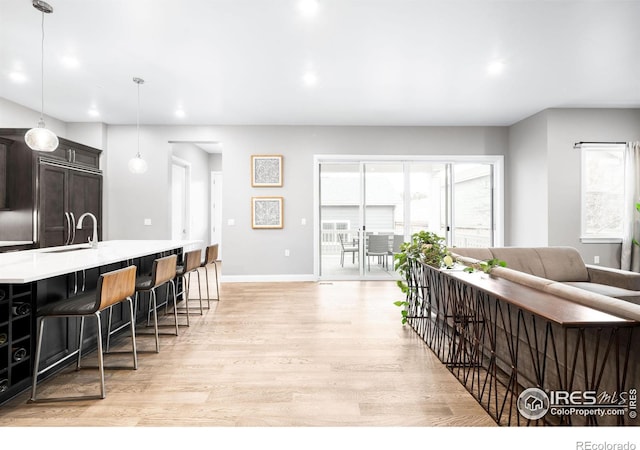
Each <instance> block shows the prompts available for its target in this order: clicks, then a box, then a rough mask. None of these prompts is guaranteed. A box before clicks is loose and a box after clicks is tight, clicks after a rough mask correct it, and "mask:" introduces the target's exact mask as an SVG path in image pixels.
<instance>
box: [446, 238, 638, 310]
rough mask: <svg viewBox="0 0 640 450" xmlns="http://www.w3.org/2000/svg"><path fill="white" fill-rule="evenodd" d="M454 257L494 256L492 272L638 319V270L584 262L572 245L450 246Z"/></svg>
mask: <svg viewBox="0 0 640 450" xmlns="http://www.w3.org/2000/svg"><path fill="white" fill-rule="evenodd" d="M450 251H451V253H452V255H453V256H454V258H455V259H456V260H457V261H459V262H461V263H463V264H468V265H471V264H474V263H478V262H479V261H486V260H489V259H492V258H497V259H500V260H502V261H505V262H506V263H507V267H495V268H494V269H493V270H492V272H491V273H492V274H493V275H494V276H497V277H501V278H506V279H509V280H511V281H514V282H516V283H520V284H524V285H526V286H529V287H533V288H536V289H540V290H542V291H545V292H549V293H551V294H554V295H558V296H560V297H563V298H567V299H569V300H571V301H574V302H576V303H580V304H583V305H586V306H589V307H591V308H593V309H597V310H599V311H604V312H607V313H609V314H613V315H615V316H618V317H622V318H625V319H632V320H637V321H640V273H636V272H629V271H625V270H620V269H611V268H606V267H601V266H593V265H588V264H585V263H584V261H583V260H582V257H581V256H580V254H579V253H578V251H577V250H576V249H575V248H572V247H490V248H471V247H453V248H451V249H450Z"/></svg>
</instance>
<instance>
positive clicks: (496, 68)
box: [487, 60, 504, 76]
mask: <svg viewBox="0 0 640 450" xmlns="http://www.w3.org/2000/svg"><path fill="white" fill-rule="evenodd" d="M502 72H504V62H503V61H501V60H496V61H492V62H491V63H489V65H488V66H487V73H488V74H489V75H493V76H495V75H500V74H501V73H502Z"/></svg>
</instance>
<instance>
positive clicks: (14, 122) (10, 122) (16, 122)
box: [0, 97, 67, 138]
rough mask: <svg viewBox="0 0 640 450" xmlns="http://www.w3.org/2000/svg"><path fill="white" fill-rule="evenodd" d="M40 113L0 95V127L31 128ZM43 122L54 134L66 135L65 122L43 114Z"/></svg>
mask: <svg viewBox="0 0 640 450" xmlns="http://www.w3.org/2000/svg"><path fill="white" fill-rule="evenodd" d="M39 120H40V113H39V112H38V111H34V110H33V109H30V108H27V107H25V106H22V105H18V104H17V103H14V102H11V101H9V100H6V99H4V98H2V97H0V128H33V127H35V126H36V125H38V121H39ZM44 122H45V125H46V127H47V128H48V129H50V130H51V131H53V132H54V133H55V134H56V135H58V136H60V137H63V138H66V137H67V124H66V123H64V122H62V121H61V120H57V119H53V118H51V117H49V116H47V115H46V114H45V116H44Z"/></svg>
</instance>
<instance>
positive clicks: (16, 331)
mask: <svg viewBox="0 0 640 450" xmlns="http://www.w3.org/2000/svg"><path fill="white" fill-rule="evenodd" d="M30 334H31V318H30V316H20V317H19V318H15V319H13V323H12V341H13V342H15V341H16V340H18V339H22V338H24V337H27V336H29V335H30Z"/></svg>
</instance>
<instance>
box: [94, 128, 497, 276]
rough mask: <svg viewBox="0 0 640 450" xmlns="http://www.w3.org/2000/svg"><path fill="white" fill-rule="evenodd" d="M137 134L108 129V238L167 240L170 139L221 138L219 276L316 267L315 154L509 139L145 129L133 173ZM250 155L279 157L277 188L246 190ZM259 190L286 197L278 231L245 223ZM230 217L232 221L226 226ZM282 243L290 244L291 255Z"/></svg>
mask: <svg viewBox="0 0 640 450" xmlns="http://www.w3.org/2000/svg"><path fill="white" fill-rule="evenodd" d="M135 131H136V130H135V127H132V126H109V127H108V138H107V142H108V148H107V152H106V153H107V154H108V156H109V157H108V159H107V161H108V162H107V167H106V168H105V172H106V174H107V175H106V177H105V186H106V190H107V192H108V201H107V202H106V204H107V206H106V213H105V217H106V218H107V226H106V228H107V230H106V236H107V238H108V239H167V238H169V237H170V236H171V221H170V220H169V218H170V216H169V214H170V204H169V193H170V183H169V180H170V159H171V153H172V144H170V143H169V142H170V141H211V140H215V141H220V142H222V148H223V154H222V160H223V161H224V174H223V176H224V186H223V211H222V216H223V229H222V235H223V242H222V243H221V246H222V247H223V249H224V250H223V251H224V255H225V256H224V265H223V267H224V269H223V270H224V274H225V276H243V275H257V276H267V277H268V276H281V275H294V276H296V275H311V274H312V273H313V185H312V180H313V155H314V154H331V153H350V154H362V155H368V154H396V155H405V154H406V155H425V154H431V155H446V154H456V155H458V154H460V155H461V154H471V155H478V154H480V155H482V154H485V155H487V154H502V155H504V154H505V153H506V151H507V141H508V139H507V129H506V128H501V127H488V128H485V127H294V126H289V127H288V126H224V127H186V126H185V127H171V126H153V127H149V126H142V127H141V128H140V131H141V134H140V137H141V153H142V156H143V157H144V158H145V159H147V161H148V162H149V171H148V172H147V173H146V174H143V175H133V174H130V173H129V172H128V170H127V161H128V160H129V158H131V157H132V156H133V155H134V154H135V142H136V134H135ZM252 154H282V155H283V156H284V164H283V167H284V186H283V187H282V188H252V187H251V182H250V181H251V180H250V156H251V155H252ZM209 161H210V162H211V157H209ZM209 167H210V166H209ZM265 195H277V196H283V197H284V224H285V225H284V229H282V230H253V229H252V228H251V208H250V198H251V197H252V196H265ZM145 218H150V219H152V225H151V226H144V225H143V220H144V219H145ZM302 218H305V219H306V221H307V224H306V225H301V219H302ZM229 219H231V220H232V221H234V223H235V224H234V225H229ZM284 249H289V250H290V256H289V257H285V256H284Z"/></svg>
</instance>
